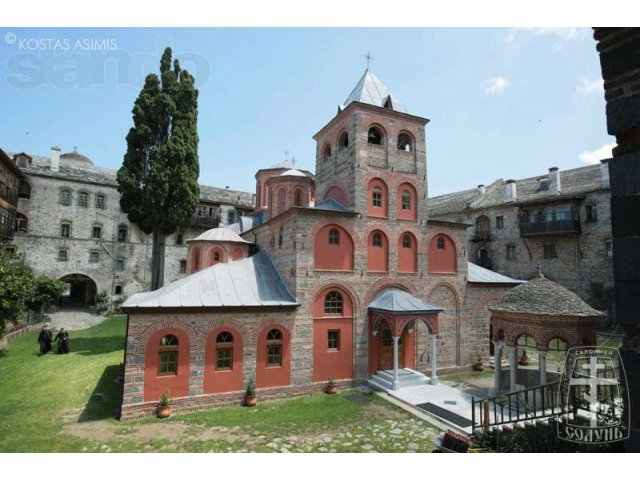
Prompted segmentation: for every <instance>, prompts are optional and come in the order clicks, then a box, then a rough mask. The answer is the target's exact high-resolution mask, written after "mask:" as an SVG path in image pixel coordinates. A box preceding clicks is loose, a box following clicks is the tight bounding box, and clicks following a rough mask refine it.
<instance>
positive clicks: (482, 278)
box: [467, 262, 526, 284]
mask: <svg viewBox="0 0 640 480" xmlns="http://www.w3.org/2000/svg"><path fill="white" fill-rule="evenodd" d="M468 265H469V271H468V275H467V281H469V282H472V283H506V284H516V283H525V282H526V280H516V279H515V278H511V277H507V276H506V275H501V274H499V273H497V272H493V271H491V270H487V269H486V268H483V267H481V266H479V265H476V264H475V263H471V262H468Z"/></svg>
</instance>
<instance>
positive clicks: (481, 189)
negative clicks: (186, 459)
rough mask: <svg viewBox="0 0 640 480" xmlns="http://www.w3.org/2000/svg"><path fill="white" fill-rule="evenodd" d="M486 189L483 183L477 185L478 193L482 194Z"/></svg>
mask: <svg viewBox="0 0 640 480" xmlns="http://www.w3.org/2000/svg"><path fill="white" fill-rule="evenodd" d="M486 191H487V189H486V188H484V185H478V193H479V194H480V195H484V193H485V192H486Z"/></svg>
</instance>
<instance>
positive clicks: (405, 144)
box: [398, 132, 413, 152]
mask: <svg viewBox="0 0 640 480" xmlns="http://www.w3.org/2000/svg"><path fill="white" fill-rule="evenodd" d="M398 150H402V151H404V152H411V151H412V150H413V140H412V139H411V135H409V134H408V133H406V132H402V133H401V134H400V135H398Z"/></svg>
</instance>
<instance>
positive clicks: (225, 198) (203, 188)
mask: <svg viewBox="0 0 640 480" xmlns="http://www.w3.org/2000/svg"><path fill="white" fill-rule="evenodd" d="M16 153H18V152H7V155H9V156H10V157H13V156H14V155H16ZM29 156H30V157H31V158H32V159H33V160H32V162H31V165H30V166H29V167H25V168H23V169H22V170H23V172H24V173H26V174H34V175H41V176H45V177H51V178H58V179H60V180H74V181H78V182H89V183H95V184H100V185H107V186H110V187H114V188H117V187H118V182H117V181H116V174H117V171H116V170H111V169H108V168H102V167H97V166H95V165H93V163H92V162H91V160H90V159H89V158H87V157H85V156H84V155H81V154H79V153H78V152H71V153H64V154H62V155H61V156H60V170H59V171H58V172H54V171H52V170H51V159H50V158H47V157H42V156H38V155H29ZM199 187H200V199H201V200H203V201H208V202H212V203H226V204H231V205H237V206H245V207H253V195H252V194H251V193H248V192H241V191H238V190H229V189H226V188H218V187H212V186H209V185H200V186H199Z"/></svg>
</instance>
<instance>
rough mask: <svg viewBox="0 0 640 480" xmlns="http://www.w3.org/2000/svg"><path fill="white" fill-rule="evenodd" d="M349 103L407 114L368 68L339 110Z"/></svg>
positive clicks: (398, 101)
mask: <svg viewBox="0 0 640 480" xmlns="http://www.w3.org/2000/svg"><path fill="white" fill-rule="evenodd" d="M351 102H362V103H368V104H369V105H375V106H376V107H389V106H390V107H391V109H392V110H395V111H397V112H403V113H408V112H407V109H406V108H405V107H404V105H402V103H400V100H398V99H397V98H396V97H395V96H394V95H393V94H392V93H391V92H390V91H389V89H388V88H387V87H386V86H385V85H384V84H383V83H382V82H381V81H380V80H379V79H378V77H376V76H375V75H374V74H373V72H372V71H371V70H369V69H368V68H367V70H366V71H365V72H364V75H362V78H361V79H360V81H359V82H358V83H357V85H356V86H355V88H354V89H353V91H352V92H351V94H349V97H347V99H346V100H345V101H344V105H341V108H343V109H344V108H346V107H347V105H349V104H350V103H351Z"/></svg>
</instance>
